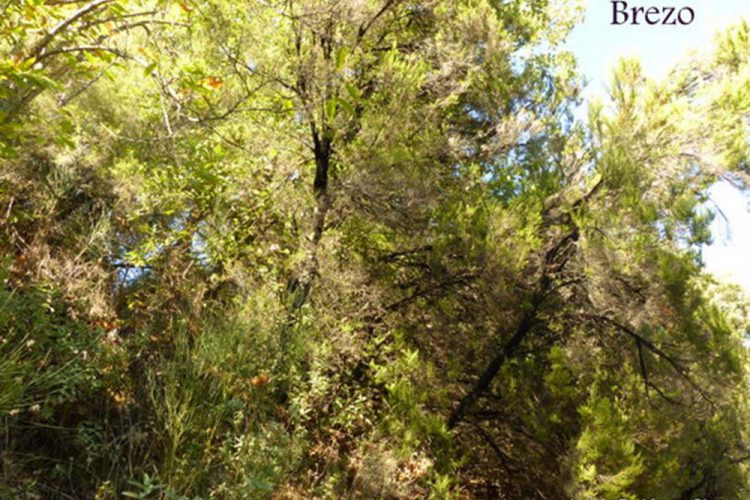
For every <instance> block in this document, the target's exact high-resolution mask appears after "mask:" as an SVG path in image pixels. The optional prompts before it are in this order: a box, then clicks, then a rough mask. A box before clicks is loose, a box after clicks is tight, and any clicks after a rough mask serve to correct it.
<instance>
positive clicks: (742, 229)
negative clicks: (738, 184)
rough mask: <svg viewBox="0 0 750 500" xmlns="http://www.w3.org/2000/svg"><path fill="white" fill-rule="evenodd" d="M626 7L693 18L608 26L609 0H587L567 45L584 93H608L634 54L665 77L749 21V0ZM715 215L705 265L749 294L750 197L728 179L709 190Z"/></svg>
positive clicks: (646, 0) (647, 2)
mask: <svg viewBox="0 0 750 500" xmlns="http://www.w3.org/2000/svg"><path fill="white" fill-rule="evenodd" d="M571 1H572V0H571ZM627 3H628V4H629V6H642V7H649V6H661V5H672V6H675V7H677V8H678V9H679V8H680V7H685V6H690V7H691V8H692V9H693V10H694V11H695V20H694V21H693V23H692V24H690V25H689V26H661V25H656V26H648V25H642V26H630V25H628V26H612V25H610V22H611V19H612V5H611V2H610V0H588V1H587V2H585V4H586V19H585V20H584V22H583V24H581V25H579V26H577V27H576V28H575V29H574V31H573V33H571V36H570V39H569V42H568V47H569V48H570V49H571V50H572V51H573V52H574V53H575V54H576V56H577V57H578V63H579V66H580V68H581V72H582V73H583V74H584V75H585V76H586V77H587V78H588V80H589V84H588V86H587V88H586V91H585V94H584V95H585V96H586V97H587V98H588V99H590V98H592V97H594V96H604V95H606V90H605V88H606V84H608V83H609V80H610V75H611V72H612V68H613V67H614V65H615V64H616V62H617V60H618V59H619V58H620V57H622V56H638V57H639V58H640V59H641V63H642V65H643V68H644V70H645V72H646V74H648V75H649V76H652V77H654V78H664V77H665V76H666V75H667V73H668V71H669V69H670V67H671V66H673V65H674V64H675V63H677V62H678V61H679V60H681V59H682V58H684V57H689V56H690V53H691V52H692V51H704V50H707V49H710V48H711V43H712V41H713V38H714V34H715V33H716V32H717V31H718V30H720V29H722V28H723V27H726V26H727V25H728V24H731V23H734V22H736V21H738V20H739V19H741V18H743V17H744V18H745V19H748V20H750V0H671V1H669V2H665V1H662V0H636V1H628V2H627ZM710 195H711V199H712V204H711V205H713V204H715V206H718V207H719V209H720V210H721V212H722V213H723V214H724V215H725V216H726V219H725V218H724V217H722V216H721V215H719V216H717V217H716V218H715V220H714V222H713V225H712V232H713V235H714V243H713V244H712V245H710V246H707V247H705V248H704V249H703V256H704V260H705V263H706V267H707V269H708V270H709V271H711V272H713V273H714V274H715V275H716V276H718V277H719V278H721V279H723V280H726V281H732V282H735V283H738V284H739V285H742V286H743V287H744V288H745V290H747V291H748V292H750V199H749V198H747V197H744V196H743V194H742V193H740V192H739V191H737V190H736V189H734V188H733V187H731V186H729V185H728V184H726V183H719V184H717V185H715V186H714V187H713V188H712V189H711V191H710Z"/></svg>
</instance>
